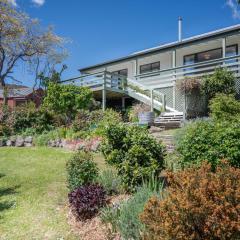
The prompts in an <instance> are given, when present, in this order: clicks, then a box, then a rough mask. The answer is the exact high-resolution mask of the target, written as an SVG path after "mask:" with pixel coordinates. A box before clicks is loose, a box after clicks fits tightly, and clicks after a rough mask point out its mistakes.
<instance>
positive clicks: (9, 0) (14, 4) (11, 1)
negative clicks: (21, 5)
mask: <svg viewBox="0 0 240 240" xmlns="http://www.w3.org/2000/svg"><path fill="white" fill-rule="evenodd" d="M8 2H10V3H11V4H12V5H13V6H15V7H16V6H17V2H16V0H8Z"/></svg>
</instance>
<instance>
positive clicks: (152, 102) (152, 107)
mask: <svg viewBox="0 0 240 240" xmlns="http://www.w3.org/2000/svg"><path fill="white" fill-rule="evenodd" d="M153 91H154V89H151V90H150V94H151V112H153V111H154V99H153Z"/></svg>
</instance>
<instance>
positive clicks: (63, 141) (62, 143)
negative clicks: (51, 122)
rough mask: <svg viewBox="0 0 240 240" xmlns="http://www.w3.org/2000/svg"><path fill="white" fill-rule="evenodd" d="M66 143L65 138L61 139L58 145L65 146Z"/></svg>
mask: <svg viewBox="0 0 240 240" xmlns="http://www.w3.org/2000/svg"><path fill="white" fill-rule="evenodd" d="M66 145H67V140H65V139H61V145H60V147H62V148H65V147H66Z"/></svg>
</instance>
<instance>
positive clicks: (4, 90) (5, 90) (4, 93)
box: [0, 79, 8, 106]
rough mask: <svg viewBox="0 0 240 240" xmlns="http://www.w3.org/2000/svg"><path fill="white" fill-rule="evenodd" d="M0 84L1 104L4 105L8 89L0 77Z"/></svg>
mask: <svg viewBox="0 0 240 240" xmlns="http://www.w3.org/2000/svg"><path fill="white" fill-rule="evenodd" d="M0 84H1V87H2V89H3V105H4V106H6V105H7V98H8V89H7V86H6V84H5V81H4V80H3V79H0Z"/></svg>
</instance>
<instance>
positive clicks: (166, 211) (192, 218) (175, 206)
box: [140, 162, 240, 240]
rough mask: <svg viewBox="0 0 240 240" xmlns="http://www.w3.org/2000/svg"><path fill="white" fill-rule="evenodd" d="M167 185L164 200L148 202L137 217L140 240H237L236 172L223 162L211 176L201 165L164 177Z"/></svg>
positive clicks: (239, 193)
mask: <svg viewBox="0 0 240 240" xmlns="http://www.w3.org/2000/svg"><path fill="white" fill-rule="evenodd" d="M168 183H169V188H168V191H167V194H166V196H165V198H164V199H163V200H160V199H158V198H157V197H153V198H151V199H150V200H149V201H148V203H147V204H146V205H145V208H144V212H143V213H142V214H141V216H140V219H141V221H142V223H143V224H145V226H146V231H145V234H144V235H145V236H144V237H145V238H144V239H146V240H147V239H151V240H154V239H163V240H165V239H176V240H180V239H181V240H185V239H186V240H191V239H192V240H195V239H219V240H220V239H226V240H227V239H233V240H235V239H239V236H240V223H239V214H240V189H239V184H240V170H239V169H235V168H232V167H230V166H229V165H228V164H227V163H226V162H225V163H224V162H223V163H222V166H219V167H218V168H217V169H216V172H215V173H213V172H212V171H211V166H210V165H209V164H206V162H205V163H204V164H203V165H202V166H201V168H199V169H196V168H190V169H187V170H185V171H181V172H177V173H175V174H173V173H168ZM183 190H184V191H183Z"/></svg>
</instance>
